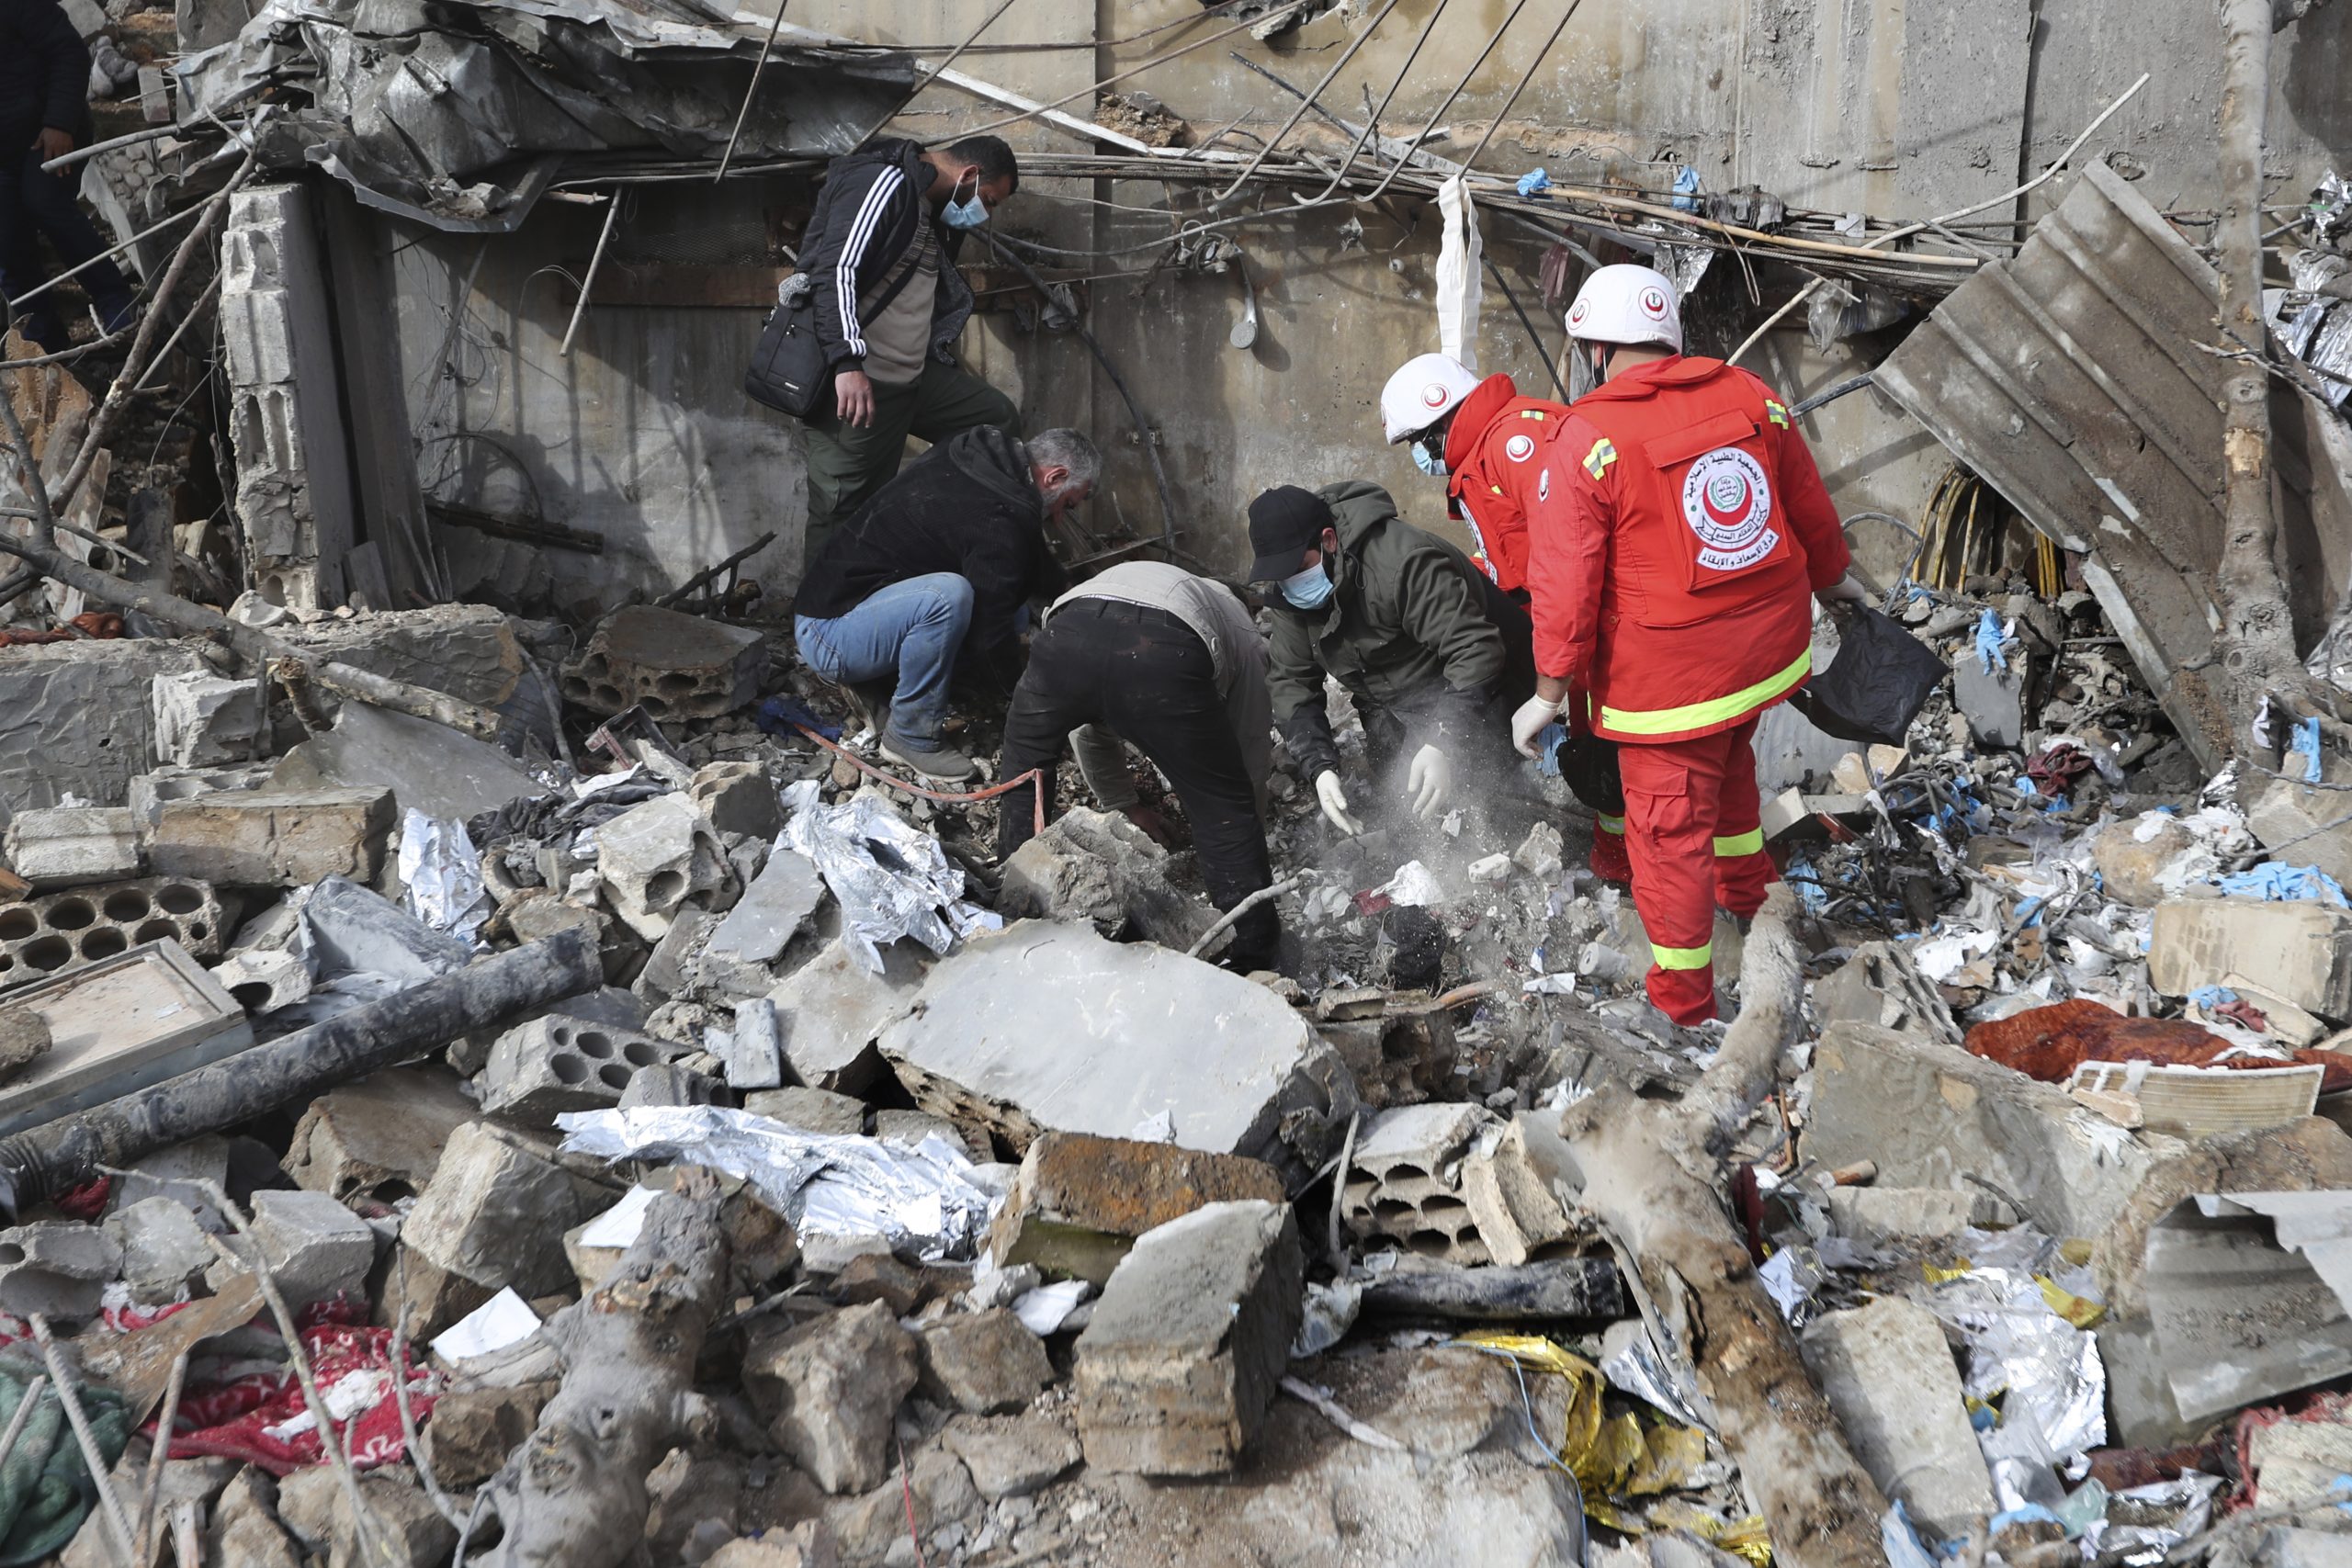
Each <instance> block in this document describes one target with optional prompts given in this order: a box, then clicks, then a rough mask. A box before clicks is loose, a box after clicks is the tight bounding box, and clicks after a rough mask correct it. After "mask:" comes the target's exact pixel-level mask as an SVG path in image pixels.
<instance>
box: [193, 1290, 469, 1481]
mask: <svg viewBox="0 0 2352 1568" xmlns="http://www.w3.org/2000/svg"><path fill="white" fill-rule="evenodd" d="M367 1316H368V1310H367V1303H364V1302H358V1303H354V1302H334V1303H324V1302H322V1303H316V1304H314V1305H312V1306H310V1307H306V1308H304V1309H303V1310H302V1312H301V1313H300V1314H297V1319H296V1321H297V1323H298V1325H299V1327H300V1334H301V1338H302V1348H303V1349H304V1350H305V1351H307V1352H308V1353H309V1355H310V1358H311V1375H312V1376H313V1377H314V1378H316V1380H317V1382H318V1387H319V1393H320V1394H321V1396H322V1398H325V1399H326V1400H327V1401H328V1402H329V1404H334V1403H335V1402H336V1401H337V1399H338V1398H339V1397H340V1396H339V1395H338V1394H337V1393H335V1392H334V1391H335V1390H336V1388H337V1385H339V1384H341V1383H343V1382H344V1381H345V1379H347V1378H348V1379H355V1380H356V1382H357V1383H358V1384H359V1385H360V1387H361V1388H362V1390H363V1391H364V1392H365V1397H364V1398H363V1400H362V1402H361V1404H359V1405H358V1407H357V1408H356V1409H354V1410H352V1412H351V1413H350V1414H349V1415H348V1416H345V1418H344V1419H342V1420H340V1421H338V1422H336V1424H335V1431H336V1434H337V1436H338V1437H340V1438H341V1439H342V1441H343V1445H344V1449H345V1452H347V1453H348V1454H350V1456H351V1462H352V1463H353V1464H354V1465H355V1466H356V1467H357V1468H359V1469H361V1470H370V1469H373V1468H375V1467H376V1466H378V1465H384V1464H390V1463H391V1462H392V1461H395V1460H397V1459H399V1458H400V1457H401V1454H402V1452H403V1450H404V1446H405V1445H404V1443H403V1440H402V1438H401V1413H400V1404H399V1401H398V1399H397V1398H396V1397H395V1395H394V1393H393V1392H392V1331H391V1330H390V1329H389V1328H371V1327H368V1325H367ZM404 1375H405V1376H406V1378H407V1381H408V1387H409V1406H410V1408H411V1409H412V1410H413V1411H414V1412H415V1414H416V1418H417V1420H418V1421H419V1422H420V1423H422V1422H423V1421H424V1418H425V1416H427V1414H429V1413H430V1412H431V1410H432V1408H433V1402H434V1396H433V1394H432V1393H430V1392H429V1391H430V1390H431V1389H433V1388H434V1387H435V1385H436V1382H437V1380H436V1379H435V1378H434V1376H433V1375H432V1374H431V1373H430V1372H428V1371H424V1369H422V1368H420V1367H418V1366H417V1364H416V1362H415V1360H414V1359H413V1358H409V1359H407V1361H406V1366H405V1374H404ZM369 1382H372V1383H373V1385H374V1386H373V1388H372V1391H369V1390H367V1385H368V1383H369ZM309 1412H310V1406H309V1404H307V1403H306V1402H305V1401H304V1400H303V1397H302V1386H301V1383H300V1381H299V1380H298V1379H297V1378H296V1377H295V1375H294V1369H293V1367H292V1366H291V1364H288V1365H287V1366H285V1367H282V1368H278V1369H274V1370H271V1371H256V1372H249V1373H246V1374H245V1375H243V1376H242V1377H236V1378H232V1379H230V1380H228V1381H227V1382H218V1383H212V1384H209V1385H206V1386H204V1387H200V1388H190V1389H188V1390H187V1391H186V1392H185V1393H182V1394H181V1396H180V1409H179V1420H178V1422H177V1423H176V1435H175V1437H174V1438H173V1439H172V1455H171V1457H172V1458H174V1459H190V1458H194V1457H196V1456H198V1455H199V1454H225V1455H227V1456H228V1457H230V1458H232V1459H240V1460H243V1461H247V1462H249V1463H252V1464H257V1465H259V1466H261V1467H262V1469H264V1470H266V1471H267V1472H270V1473H271V1474H272V1475H290V1474H292V1473H293V1472H295V1471H298V1470H300V1469H302V1468H303V1467H304V1466H306V1465H312V1464H317V1463H318V1462H319V1461H321V1460H322V1458H323V1457H324V1453H323V1450H322V1449H321V1447H320V1443H319V1434H318V1429H317V1427H315V1426H314V1425H312V1424H311V1423H310V1422H309V1421H308V1420H307V1417H308V1416H309ZM289 1424H298V1425H299V1426H300V1430H294V1431H288V1430H285V1429H284V1428H286V1427H288V1425H289Z"/></svg>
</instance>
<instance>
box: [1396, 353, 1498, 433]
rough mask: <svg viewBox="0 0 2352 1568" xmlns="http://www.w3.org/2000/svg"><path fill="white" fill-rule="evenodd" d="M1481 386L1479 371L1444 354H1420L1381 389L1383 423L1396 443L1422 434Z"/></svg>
mask: <svg viewBox="0 0 2352 1568" xmlns="http://www.w3.org/2000/svg"><path fill="white" fill-rule="evenodd" d="M1477 389H1478V373H1477V372H1476V371H1475V370H1473V369H1471V368H1470V367H1468V366H1466V365H1464V364H1463V363H1462V361H1460V360H1458V359H1453V358H1451V357H1449V356H1447V355H1442V354H1417V355H1414V356H1413V357H1412V358H1410V359H1408V360H1407V361H1405V365H1404V367H1403V368H1402V369H1400V370H1398V371H1397V374H1395V375H1394V376H1391V377H1390V378H1388V385H1386V386H1385V387H1383V388H1382V389H1380V423H1382V425H1383V426H1385V428H1386V430H1387V433H1388V444H1389V445H1390V446H1395V445H1397V443H1398V442H1399V441H1402V440H1404V439H1405V438H1406V437H1407V436H1408V435H1419V434H1420V433H1421V432H1422V431H1424V430H1427V429H1428V428H1429V427H1430V425H1432V424H1435V423H1437V422H1438V421H1439V420H1442V419H1443V418H1444V417H1445V416H1446V415H1447V414H1450V413H1452V412H1453V411H1454V408H1455V406H1456V405H1458V404H1459V403H1460V402H1461V401H1462V400H1463V399H1464V398H1466V397H1468V396H1469V395H1470V394H1471V393H1473V392H1475V391H1476V390H1477Z"/></svg>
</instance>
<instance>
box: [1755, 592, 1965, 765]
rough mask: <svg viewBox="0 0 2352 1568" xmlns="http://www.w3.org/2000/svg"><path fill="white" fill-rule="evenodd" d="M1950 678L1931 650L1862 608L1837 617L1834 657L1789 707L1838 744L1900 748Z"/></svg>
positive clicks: (1793, 697)
mask: <svg viewBox="0 0 2352 1568" xmlns="http://www.w3.org/2000/svg"><path fill="white" fill-rule="evenodd" d="M1833 613H1836V612H1833ZM1949 674H1951V668H1950V667H1949V666H1948V665H1946V664H1945V663H1944V661H1943V660H1942V658H1941V657H1940V656H1939V654H1938V653H1937V652H1936V650H1935V649H1931V648H1929V647H1928V645H1927V644H1926V643H1923V642H1921V641H1920V640H1919V639H1918V638H1917V637H1913V636H1912V635H1911V634H1910V633H1909V632H1906V631H1905V630H1904V629H1903V627H1902V626H1900V625H1898V624H1897V623H1896V622H1895V620H1894V617H1893V616H1891V615H1885V614H1883V612H1881V611H1878V610H1874V609H1871V607H1870V606H1869V605H1867V604H1865V605H1862V606H1860V607H1859V608H1857V609H1855V610H1851V611H1848V612H1845V613H1842V614H1838V653H1837V656H1836V657H1835V658H1833V659H1832V660H1830V661H1829V668H1828V669H1826V670H1824V671H1821V672H1820V673H1818V674H1816V675H1815V676H1814V678H1813V679H1812V680H1811V681H1808V682H1805V684H1804V685H1803V686H1802V687H1800V688H1798V690H1797V691H1796V692H1794V693H1793V694H1791V696H1790V697H1789V703H1790V705H1791V706H1792V707H1794V708H1795V709H1796V710H1797V711H1798V712H1799V713H1801V714H1803V715H1804V716H1805V717H1807V718H1809V719H1811V720H1812V721H1813V724H1814V728H1816V729H1819V730H1821V731H1823V732H1824V733H1825V734H1828V735H1834V736H1836V737H1837V738H1838V739H1840V740H1861V741H1877V742H1879V743H1881V744H1883V745H1887V746H1900V745H1901V744H1903V739H1904V736H1905V734H1906V733H1907V732H1908V731H1909V730H1910V728H1911V721H1912V720H1913V719H1914V718H1917V716H1918V715H1919V709H1920V707H1921V706H1922V705H1925V704H1926V702H1927V700H1928V693H1930V692H1932V691H1934V690H1935V689H1936V687H1937V685H1938V684H1939V682H1942V680H1943V678H1944V677H1945V676H1947V675H1949Z"/></svg>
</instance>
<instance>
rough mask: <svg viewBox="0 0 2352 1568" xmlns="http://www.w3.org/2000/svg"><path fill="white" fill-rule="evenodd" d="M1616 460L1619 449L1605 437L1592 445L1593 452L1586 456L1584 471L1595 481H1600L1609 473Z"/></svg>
mask: <svg viewBox="0 0 2352 1568" xmlns="http://www.w3.org/2000/svg"><path fill="white" fill-rule="evenodd" d="M1616 460H1617V448H1616V447H1615V446H1611V444H1610V440H1609V437H1607V436H1606V435H1604V436H1602V437H1601V438H1600V440H1598V441H1596V442H1594V443H1593V444H1592V450H1591V451H1589V452H1587V453H1586V454H1585V455H1584V471H1585V472H1586V473H1588V474H1590V475H1591V476H1592V477H1593V478H1594V479H1600V478H1602V477H1603V476H1605V475H1606V474H1607V473H1608V472H1609V465H1610V464H1611V463H1613V462H1615V461H1616Z"/></svg>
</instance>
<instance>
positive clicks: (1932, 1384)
mask: <svg viewBox="0 0 2352 1568" xmlns="http://www.w3.org/2000/svg"><path fill="white" fill-rule="evenodd" d="M1801 1345H1802V1348H1803V1350H1804V1364H1805V1370H1806V1371H1810V1372H1811V1373H1812V1374H1813V1377H1814V1381H1815V1382H1817V1383H1819V1384H1820V1385H1821V1392H1822V1393H1823V1394H1824V1395H1826V1397H1827V1399H1828V1401H1829V1406H1830V1408H1831V1409H1833V1410H1835V1411H1836V1412H1837V1413H1838V1423H1839V1425H1841V1426H1843V1427H1845V1428H1846V1436H1847V1438H1848V1440H1849V1443H1850V1444H1851V1446H1852V1448H1853V1450H1854V1454H1855V1457H1856V1458H1858V1459H1860V1461H1862V1464H1863V1466H1864V1468H1865V1469H1867V1470H1868V1471H1869V1472H1871V1480H1872V1481H1875V1482H1877V1483H1878V1484H1879V1487H1880V1489H1881V1490H1882V1491H1883V1492H1884V1493H1885V1494H1886V1495H1887V1496H1888V1497H1890V1498H1893V1499H1894V1500H1895V1501H1897V1502H1899V1503H1901V1504H1902V1505H1903V1506H1904V1507H1905V1509H1906V1510H1907V1511H1908V1512H1909V1514H1910V1517H1911V1518H1912V1519H1913V1520H1914V1521H1915V1522H1916V1523H1917V1524H1918V1525H1919V1526H1920V1527H1921V1528H1922V1529H1925V1530H1927V1531H1928V1532H1929V1533H1930V1534H1932V1535H1934V1536H1937V1537H1939V1538H1940V1539H1942V1540H1960V1539H1962V1537H1964V1536H1965V1535H1967V1533H1968V1532H1969V1531H1970V1530H1972V1529H1979V1528H1981V1527H1982V1526H1983V1525H1984V1523H1985V1520H1987V1519H1988V1518H1990V1517H1992V1516H1993V1513H1994V1511H1995V1508H1996V1505H1995V1502H1994V1499H1993V1483H1992V1478H1991V1476H1990V1475H1989V1474H1988V1473H1987V1472H1986V1470H1985V1456H1984V1454H1983V1452H1982V1451H1981V1450H1979V1449H1978V1448H1977V1445H1976V1433H1975V1431H1974V1429H1973V1427H1970V1425H1969V1422H1968V1405H1967V1401H1966V1399H1965V1398H1964V1396H1963V1394H1962V1389H1961V1384H1960V1373H1959V1371H1958V1370H1957V1369H1956V1368H1955V1367H1954V1365H1953V1364H1952V1355H1951V1348H1950V1347H1949V1346H1948V1345H1947V1344H1946V1343H1945V1342H1944V1331H1943V1328H1942V1326H1941V1325H1939V1324H1938V1323H1937V1322H1936V1319H1935V1315H1934V1314H1932V1313H1930V1312H1928V1310H1927V1308H1925V1307H1922V1306H1918V1305H1917V1304H1915V1303H1911V1302H1907V1301H1903V1300H1900V1299H1898V1298H1896V1297H1893V1296H1886V1297H1882V1298H1880V1299H1879V1300H1877V1301H1874V1302H1872V1303H1870V1304H1869V1305H1867V1306H1862V1307H1858V1308H1855V1309H1854V1310H1853V1311H1850V1312H1833V1313H1827V1314H1824V1315H1823V1316H1822V1317H1820V1318H1819V1319H1817V1320H1815V1322H1814V1323H1813V1324H1812V1325H1810V1326H1808V1327H1807V1328H1806V1329H1805V1331H1804V1338H1803V1340H1802V1342H1801Z"/></svg>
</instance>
